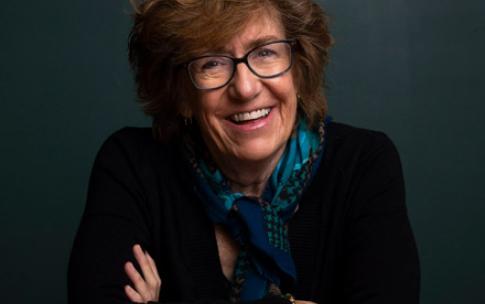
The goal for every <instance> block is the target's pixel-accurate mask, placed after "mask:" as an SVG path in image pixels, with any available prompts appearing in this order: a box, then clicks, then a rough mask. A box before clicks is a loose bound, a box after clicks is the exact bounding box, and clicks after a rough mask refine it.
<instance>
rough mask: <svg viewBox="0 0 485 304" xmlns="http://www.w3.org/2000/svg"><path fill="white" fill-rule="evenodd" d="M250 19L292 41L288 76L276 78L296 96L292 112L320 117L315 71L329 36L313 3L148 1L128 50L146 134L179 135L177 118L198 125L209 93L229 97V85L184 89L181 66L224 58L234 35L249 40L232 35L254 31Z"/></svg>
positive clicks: (321, 99) (187, 84)
mask: <svg viewBox="0 0 485 304" xmlns="http://www.w3.org/2000/svg"><path fill="white" fill-rule="evenodd" d="M258 20H266V21H271V24H272V26H273V27H274V28H275V29H276V28H278V29H281V31H282V33H281V35H280V36H283V37H281V38H284V39H295V41H296V42H297V43H296V46H295V52H294V56H293V66H292V68H291V71H289V72H288V73H286V74H290V76H288V75H286V74H284V75H283V76H282V77H283V78H282V80H285V79H286V80H288V79H287V78H291V79H290V80H291V81H290V82H291V84H292V87H294V92H292V93H295V96H293V98H294V99H295V100H296V95H297V94H298V95H299V96H300V97H301V98H299V100H298V108H299V109H300V110H301V111H302V113H303V114H304V115H306V117H307V119H308V121H309V122H310V123H314V122H315V121H317V120H318V119H320V118H322V117H323V116H324V115H325V112H326V100H325V96H324V95H323V84H324V83H323V79H324V75H323V67H324V66H325V64H326V63H327V61H328V48H329V47H330V45H331V37H330V35H329V32H328V28H327V19H326V17H325V15H324V13H323V12H322V11H321V9H320V8H319V7H318V5H317V4H315V3H314V2H313V1H311V0H237V1H236V0H220V1H202V0H163V1H160V0H148V1H145V2H143V3H142V4H140V5H138V6H137V7H136V14H135V24H134V27H133V29H132V33H131V36H130V43H129V51H130V62H131V64H132V67H133V68H134V71H135V77H136V83H137V91H138V96H139V99H140V101H141V102H142V104H143V107H144V111H145V113H147V114H148V115H150V116H152V117H153V119H154V131H155V132H156V134H157V135H158V136H159V137H160V138H166V137H170V136H172V135H174V134H176V133H177V132H179V131H180V127H181V123H180V122H181V121H183V119H182V118H183V117H191V116H194V118H195V119H201V117H200V115H199V116H198V115H197V114H198V113H200V99H201V98H204V97H205V98H206V97H207V96H211V97H213V96H214V95H217V93H218V92H216V91H220V92H223V91H224V90H225V91H227V92H231V88H230V87H229V86H231V84H232V83H233V82H235V81H236V80H235V79H233V80H231V81H230V83H229V84H228V85H227V86H226V87H223V88H220V89H216V90H213V91H200V90H198V89H196V88H195V87H194V85H193V84H192V83H191V81H190V77H189V75H188V73H187V69H186V68H185V66H184V63H186V62H187V61H189V60H190V59H192V58H194V57H198V56H201V55H205V54H209V53H210V54H213V53H220V52H221V51H222V53H224V51H227V46H228V45H229V44H230V43H231V42H234V40H235V38H236V37H239V38H243V39H252V37H241V35H240V34H241V33H243V32H245V29H246V28H247V27H248V26H250V25H251V24H253V26H252V27H253V28H254V24H255V23H257V21H258ZM266 21H265V22H266ZM261 24H263V23H261ZM246 32H247V31H246ZM253 32H254V31H253ZM255 32H258V30H257V29H256V31H255ZM242 51H247V49H244V48H242V49H240V50H237V52H238V54H235V53H234V54H230V55H232V56H233V57H240V56H242V55H245V53H241V52H242ZM240 66H241V65H238V68H237V69H238V70H239V69H241V67H240ZM236 74H237V73H236ZM285 75H286V76H285ZM235 77H237V75H236V76H235ZM270 82H271V81H270ZM273 82H274V81H273ZM220 92H219V93H220ZM233 95H234V94H233ZM229 97H231V96H229V95H228V96H226V99H227V98H229ZM232 98H233V97H232ZM196 111H197V112H198V113H197V112H196ZM201 127H203V125H201Z"/></svg>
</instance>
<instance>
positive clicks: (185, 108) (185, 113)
mask: <svg viewBox="0 0 485 304" xmlns="http://www.w3.org/2000/svg"><path fill="white" fill-rule="evenodd" d="M179 113H180V115H181V116H182V117H183V118H192V115H193V111H192V107H191V105H190V104H189V102H188V101H187V100H184V101H183V102H181V103H180V106H179Z"/></svg>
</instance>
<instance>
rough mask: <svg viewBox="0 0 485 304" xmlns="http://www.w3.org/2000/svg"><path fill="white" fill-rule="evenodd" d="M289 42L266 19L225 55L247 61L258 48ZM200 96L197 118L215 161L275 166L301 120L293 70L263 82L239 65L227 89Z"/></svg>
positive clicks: (252, 26)
mask: <svg viewBox="0 0 485 304" xmlns="http://www.w3.org/2000/svg"><path fill="white" fill-rule="evenodd" d="M286 38H287V37H285V34H284V30H283V26H282V25H281V24H280V22H279V21H276V20H273V19H271V18H270V17H269V16H264V15H263V16H262V17H259V18H253V20H251V22H248V24H247V25H246V27H245V28H244V29H243V31H242V32H241V33H240V34H237V35H236V36H234V37H233V38H232V40H231V41H230V42H229V43H228V44H227V45H226V46H225V50H224V52H223V53H225V54H226V55H230V56H233V57H242V56H244V55H245V54H246V53H247V52H248V51H250V50H251V49H252V48H254V47H255V46H258V45H259V44H263V43H264V42H270V41H274V40H281V39H286ZM197 94H198V101H197V108H196V111H195V116H196V118H197V121H198V123H199V127H200V129H201V132H202V136H203V138H204V140H205V142H206V144H207V146H208V148H209V150H210V152H211V154H212V156H213V157H214V158H215V160H216V162H218V163H219V164H221V163H224V160H236V161H237V160H242V161H255V162H258V161H266V160H270V161H271V160H275V159H278V158H279V157H280V155H281V154H282V152H283V150H284V148H285V144H286V142H287V140H288V138H289V137H290V135H291V132H292V130H293V125H294V122H295V117H296V109H297V97H296V96H297V92H296V88H295V82H294V79H293V77H292V73H291V70H290V71H288V72H286V73H285V74H283V75H281V76H279V77H276V78H271V79H262V78H259V77H258V76H256V75H254V74H253V73H252V72H251V71H250V70H249V69H248V67H247V65H245V64H238V65H237V68H236V72H235V74H234V77H233V79H232V80H231V81H230V82H229V83H228V84H227V85H226V86H224V87H222V88H219V89H215V90H209V91H203V90H200V91H198V92H197ZM268 110H269V114H267V115H266V116H264V115H263V114H266V113H267V112H268ZM247 113H249V114H250V115H247ZM261 115H263V116H261ZM259 116H261V117H260V118H257V119H253V120H247V121H244V122H241V121H239V122H236V121H235V120H236V119H239V120H241V119H243V120H245V119H247V118H250V117H251V118H253V117H259Z"/></svg>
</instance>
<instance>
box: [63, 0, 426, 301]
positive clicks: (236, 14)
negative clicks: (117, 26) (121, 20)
mask: <svg viewBox="0 0 485 304" xmlns="http://www.w3.org/2000/svg"><path fill="white" fill-rule="evenodd" d="M331 42H332V39H331V37H330V34H329V32H328V28H327V20H326V17H325V14H324V13H323V11H322V10H321V8H320V7H319V6H318V5H317V4H315V3H314V2H312V1H310V0H278V1H276V0H242V1H232V0H224V1H223V0H221V1H202V0H201V1H197V0H195V1H194V0H190V1H189V0H164V1H158V0H148V1H145V2H143V3H142V4H139V5H136V14H135V23H134V27H133V30H132V34H131V37H130V61H131V63H132V66H133V68H134V71H135V75H136V82H137V86H138V95H139V98H140V101H141V102H142V105H143V107H144V110H145V112H146V113H147V114H148V115H151V116H152V117H153V127H152V129H151V130H150V129H136V128H125V129H123V130H120V131H118V132H116V133H115V134H113V135H112V136H111V137H110V138H109V139H108V140H107V141H106V142H105V144H104V145H103V147H102V148H101V150H100V152H99V154H98V157H97V159H96V162H95V164H94V167H93V172H92V175H91V180H90V186H89V194H88V202H87V205H86V210H85V213H84V216H83V219H82V222H81V225H80V228H79V231H78V234H77V237H76V241H75V244H74V247H73V251H72V255H71V260H70V269H69V302H70V303H127V302H130V301H132V302H137V303H146V302H149V301H159V302H161V303H165V302H198V301H199V302H205V303H212V302H214V303H216V302H217V303H229V302H231V303H238V302H249V301H259V302H261V303H267V302H268V303H269V302H271V303H288V302H295V301H296V302H305V301H312V302H316V303H321V304H323V303H386V304H387V303H417V301H418V289H419V269H418V261H417V254H416V247H415V243H414V239H413V236H412V232H411V229H410V227H409V223H408V218H407V213H406V208H405V203H404V188H403V178H402V172H401V167H400V162H399V156H398V154H397V152H396V150H395V148H394V146H393V144H392V142H391V141H390V140H389V139H388V138H387V137H386V136H385V135H384V134H382V133H379V132H375V131H369V130H363V129H357V128H353V127H350V126H347V125H343V124H339V123H336V122H332V121H330V119H328V118H327V117H326V112H327V107H326V101H325V97H324V94H323V84H324V78H323V68H324V66H325V64H326V62H327V59H328V58H327V57H328V49H329V47H330V45H331ZM295 299H296V300H295Z"/></svg>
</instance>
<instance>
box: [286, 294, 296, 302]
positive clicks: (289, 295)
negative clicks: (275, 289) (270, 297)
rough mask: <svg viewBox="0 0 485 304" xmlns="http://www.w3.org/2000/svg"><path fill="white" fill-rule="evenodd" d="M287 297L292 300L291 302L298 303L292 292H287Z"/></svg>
mask: <svg viewBox="0 0 485 304" xmlns="http://www.w3.org/2000/svg"><path fill="white" fill-rule="evenodd" d="M285 298H286V299H287V300H288V301H290V303H291V304H296V300H295V298H294V297H293V295H292V294H291V293H287V294H285Z"/></svg>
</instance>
